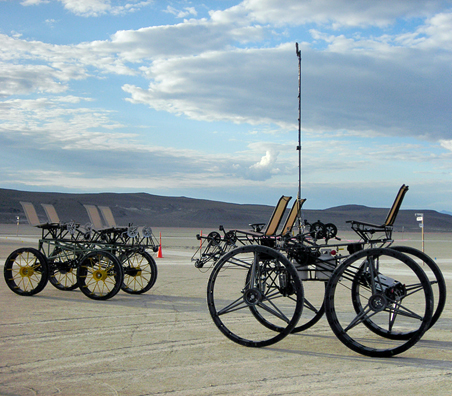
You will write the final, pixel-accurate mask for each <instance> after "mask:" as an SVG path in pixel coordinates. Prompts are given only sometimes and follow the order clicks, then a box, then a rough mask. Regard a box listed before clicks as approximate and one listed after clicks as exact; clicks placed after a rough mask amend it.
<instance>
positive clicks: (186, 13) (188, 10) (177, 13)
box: [165, 6, 198, 18]
mask: <svg viewBox="0 0 452 396" xmlns="http://www.w3.org/2000/svg"><path fill="white" fill-rule="evenodd" d="M165 12H168V13H169V14H173V15H175V16H176V17H177V18H185V17H187V16H189V15H193V16H196V15H198V13H197V12H196V9H195V7H184V10H183V11H181V10H177V9H176V8H174V7H172V6H168V7H166V11H165Z"/></svg>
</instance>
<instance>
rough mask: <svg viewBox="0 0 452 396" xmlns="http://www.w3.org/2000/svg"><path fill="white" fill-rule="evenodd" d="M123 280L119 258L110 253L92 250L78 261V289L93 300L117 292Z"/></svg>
mask: <svg viewBox="0 0 452 396" xmlns="http://www.w3.org/2000/svg"><path fill="white" fill-rule="evenodd" d="M123 280H124V271H123V268H122V266H121V264H120V263H119V260H118V259H117V258H116V257H115V256H113V255H112V254H111V253H108V252H104V251H93V252H90V253H88V254H87V255H86V256H85V257H84V258H83V259H82V260H81V262H80V266H79V268H78V269H77V281H78V285H79V287H80V290H81V291H82V292H83V294H85V295H86V296H87V297H89V298H91V299H93V300H108V299H109V298H111V297H113V296H114V295H116V293H118V291H119V290H120V289H121V285H122V282H123Z"/></svg>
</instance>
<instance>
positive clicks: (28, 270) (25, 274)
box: [19, 265, 35, 278]
mask: <svg viewBox="0 0 452 396" xmlns="http://www.w3.org/2000/svg"><path fill="white" fill-rule="evenodd" d="M34 273H35V270H34V269H33V267H30V266H29V265H27V266H26V267H21V269H20V270H19V274H20V276H22V278H31V277H32V276H33V274H34Z"/></svg>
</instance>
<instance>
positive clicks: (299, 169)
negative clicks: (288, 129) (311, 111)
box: [295, 43, 302, 232]
mask: <svg viewBox="0 0 452 396" xmlns="http://www.w3.org/2000/svg"><path fill="white" fill-rule="evenodd" d="M295 50H296V52H297V57H298V146H297V150H298V199H299V200H300V199H301V184H302V183H301V175H302V174H301V50H300V49H299V48H298V43H295ZM301 228H302V224H301V210H300V211H299V214H298V229H299V231H300V232H301Z"/></svg>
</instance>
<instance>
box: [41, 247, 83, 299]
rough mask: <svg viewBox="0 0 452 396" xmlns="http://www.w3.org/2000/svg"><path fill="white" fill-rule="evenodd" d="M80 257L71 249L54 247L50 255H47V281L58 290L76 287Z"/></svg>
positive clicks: (68, 289)
mask: <svg viewBox="0 0 452 396" xmlns="http://www.w3.org/2000/svg"><path fill="white" fill-rule="evenodd" d="M80 258H81V257H80V255H77V254H76V253H74V252H73V251H72V250H62V249H61V248H55V250H54V251H53V253H52V255H51V256H50V257H48V264H49V282H50V283H51V284H52V285H53V286H55V287H56V288H57V289H58V290H63V291H70V290H75V289H77V287H78V282H77V267H78V264H79V261H80Z"/></svg>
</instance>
